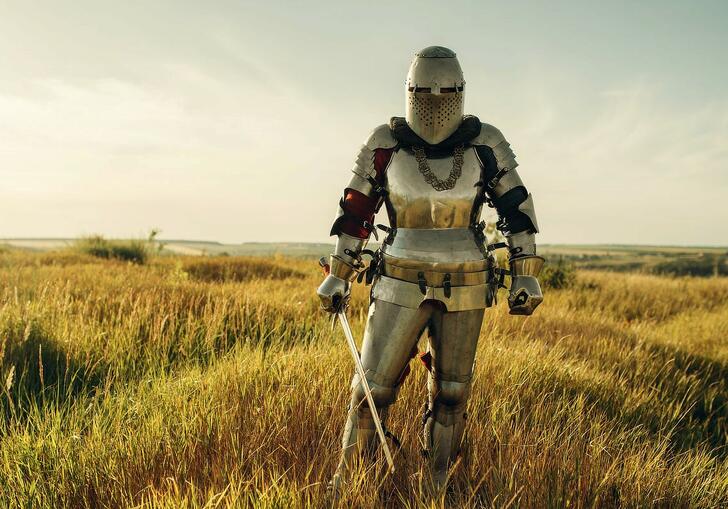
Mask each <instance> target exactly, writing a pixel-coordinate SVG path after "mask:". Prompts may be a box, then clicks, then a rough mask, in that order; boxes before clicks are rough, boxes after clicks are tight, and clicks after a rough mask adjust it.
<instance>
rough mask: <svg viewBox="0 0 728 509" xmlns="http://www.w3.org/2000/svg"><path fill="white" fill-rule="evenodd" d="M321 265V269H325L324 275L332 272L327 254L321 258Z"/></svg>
mask: <svg viewBox="0 0 728 509" xmlns="http://www.w3.org/2000/svg"><path fill="white" fill-rule="evenodd" d="M318 263H319V267H321V270H323V271H324V276H328V275H329V273H331V266H330V265H329V261H328V260H327V259H326V257H325V256H322V257H321V258H319V261H318Z"/></svg>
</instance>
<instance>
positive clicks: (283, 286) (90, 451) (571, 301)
mask: <svg viewBox="0 0 728 509" xmlns="http://www.w3.org/2000/svg"><path fill="white" fill-rule="evenodd" d="M319 280H320V275H319V273H318V270H317V268H316V267H315V266H314V263H312V262H311V261H310V260H301V259H298V260H294V259H287V258H282V257H279V258H275V259H273V260H271V261H265V260H262V259H256V258H235V257H223V258H200V257H173V256H169V257H160V258H155V259H152V260H151V261H150V262H149V263H147V264H145V265H134V264H128V263H122V262H118V261H112V260H100V259H96V258H91V257H88V256H83V255H79V254H74V253H71V252H66V253H27V252H16V251H6V252H3V253H0V414H1V415H0V506H1V507H33V508H36V507H120V506H122V507H123V506H131V507H147V506H149V507H238V506H242V507H247V506H249V507H325V506H326V503H325V498H324V497H325V484H326V482H327V481H328V479H329V477H330V475H331V474H332V472H333V469H334V467H335V464H336V460H337V456H338V448H339V437H340V431H341V426H342V424H343V421H344V417H345V412H346V404H347V401H348V382H349V376H350V372H351V365H350V361H349V359H348V357H347V352H346V349H345V345H344V342H343V337H342V336H341V333H340V331H339V330H338V329H337V330H334V331H333V332H332V331H331V328H330V321H329V319H328V318H327V317H326V316H324V315H323V314H322V313H321V312H320V311H319V310H318V305H317V302H316V299H315V294H314V290H315V288H316V286H317V284H318V282H319ZM501 296H503V294H501ZM502 300H503V299H502ZM366 302H367V289H366V288H362V287H357V288H356V289H355V293H354V299H353V303H352V309H351V318H352V325H353V327H354V330H355V333H356V334H358V335H360V334H361V331H362V328H363V322H364V318H365V315H366ZM727 332H728V278H667V277H660V276H654V275H644V274H626V273H607V272H593V271H592V272H590V271H582V272H579V274H578V278H577V282H576V284H575V286H573V287H571V288H568V289H562V290H549V289H547V290H546V301H545V303H544V304H543V305H542V306H541V308H539V309H538V311H537V313H536V315H534V316H532V317H529V318H523V317H512V316H509V315H508V314H507V309H506V307H505V305H504V302H501V303H500V304H499V305H498V306H497V307H496V308H494V309H491V310H489V311H488V312H487V313H486V320H485V322H484V325H483V329H482V333H481V341H480V346H479V353H478V357H477V365H476V377H475V380H474V388H473V392H472V396H471V401H470V406H469V410H468V443H467V446H466V449H465V452H464V455H463V457H462V458H461V461H460V462H459V463H458V465H457V466H456V468H455V470H454V473H453V479H452V490H451V492H450V493H449V494H448V495H447V497H446V498H445V499H443V500H434V501H432V500H428V499H427V498H426V497H425V496H423V495H422V494H421V493H420V489H419V480H420V478H421V475H422V472H423V463H422V461H423V460H422V459H421V458H420V453H419V450H420V444H419V437H418V435H419V428H420V414H421V409H422V403H423V401H424V396H425V388H424V380H425V376H424V375H425V373H424V370H423V369H419V368H415V369H413V374H412V375H411V376H410V378H408V379H407V381H406V383H405V386H404V388H403V390H402V392H401V395H400V399H399V401H398V403H397V404H396V406H395V408H394V410H393V411H392V413H391V417H390V419H391V420H390V423H389V424H390V428H391V429H392V430H393V431H394V432H395V434H397V435H398V436H399V437H400V438H401V439H402V441H403V447H402V449H401V450H400V451H399V452H398V453H397V455H396V459H395V461H396V462H397V465H398V470H397V472H396V473H395V474H394V475H393V476H389V475H385V472H384V468H383V462H382V459H381V458H380V459H379V460H378V461H377V463H376V464H374V465H371V464H365V463H362V465H361V466H360V469H359V472H358V473H357V476H356V479H355V482H354V483H353V484H352V486H351V489H350V491H348V492H347V493H346V496H345V500H343V504H342V506H344V507H346V506H359V507H402V506H404V507H420V506H428V505H431V506H434V507H440V506H448V507H450V506H451V507H470V506H477V507H489V506H495V507H567V506H568V507H593V506H597V507H617V506H621V507H649V506H658V507H706V508H707V507H716V508H717V507H725V506H726V504H727V503H728V406H727V405H728V340H727V339H726V333H727ZM422 348H424V345H423V346H422ZM413 368H414V366H413Z"/></svg>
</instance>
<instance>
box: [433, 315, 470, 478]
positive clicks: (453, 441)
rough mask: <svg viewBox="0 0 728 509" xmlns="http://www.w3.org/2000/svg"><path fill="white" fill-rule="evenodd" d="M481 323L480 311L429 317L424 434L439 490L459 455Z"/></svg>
mask: <svg viewBox="0 0 728 509" xmlns="http://www.w3.org/2000/svg"><path fill="white" fill-rule="evenodd" d="M482 321H483V310H482V309H479V310H473V311H459V312H446V311H442V310H440V311H438V312H435V313H434V314H433V316H432V318H431V323H430V353H431V354H432V357H433V363H432V368H433V369H432V372H431V373H430V377H429V380H428V389H429V405H428V410H427V414H426V421H425V430H424V433H425V447H426V448H427V450H428V456H429V458H430V461H431V469H432V470H431V472H432V482H433V484H434V487H435V488H436V489H438V490H440V489H442V488H444V486H445V485H446V483H447V474H448V467H449V466H450V464H451V463H452V462H453V461H455V459H456V458H457V455H458V453H459V452H460V445H461V443H462V440H463V432H464V430H465V407H466V405H467V401H468V396H469V395H470V384H471V378H472V376H473V363H474V361H475V351H476V347H477V345H478V336H479V335H480V326H481V324H482Z"/></svg>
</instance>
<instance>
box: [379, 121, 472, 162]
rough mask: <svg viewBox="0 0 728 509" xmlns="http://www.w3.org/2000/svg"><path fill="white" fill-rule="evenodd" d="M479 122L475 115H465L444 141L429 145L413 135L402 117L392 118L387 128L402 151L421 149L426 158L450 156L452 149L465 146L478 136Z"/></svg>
mask: <svg viewBox="0 0 728 509" xmlns="http://www.w3.org/2000/svg"><path fill="white" fill-rule="evenodd" d="M480 126H481V124H480V120H479V119H478V117H476V116H475V115H465V116H464V117H463V121H462V123H461V124H460V126H459V127H458V128H457V129H456V130H455V132H454V133H452V134H451V135H450V136H449V137H448V138H447V139H446V140H444V141H441V142H440V143H438V144H437V145H430V144H429V143H427V142H426V141H425V140H423V139H422V138H420V137H419V136H417V135H416V134H415V132H414V131H413V130H412V129H411V128H410V126H409V125H407V121H406V120H405V119H404V117H392V119H391V120H390V121H389V127H390V129H391V130H392V135H393V136H394V138H395V139H396V140H397V141H398V142H399V145H400V146H401V147H402V148H404V149H410V148H411V147H422V148H423V149H424V151H425V153H426V154H427V156H428V157H438V156H439V157H442V156H446V155H452V152H453V149H454V148H455V147H457V146H459V145H465V144H467V143H469V142H470V140H472V139H473V138H475V137H476V136H478V135H479V134H480Z"/></svg>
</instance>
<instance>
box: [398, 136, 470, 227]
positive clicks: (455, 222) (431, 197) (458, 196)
mask: <svg viewBox="0 0 728 509" xmlns="http://www.w3.org/2000/svg"><path fill="white" fill-rule="evenodd" d="M427 164H428V165H429V167H430V170H431V171H432V173H433V174H434V175H435V176H436V177H437V178H439V179H440V180H446V179H447V177H448V175H450V172H451V170H452V167H453V158H452V156H450V157H444V158H440V159H428V160H427ZM478 180H480V163H479V162H478V159H477V157H476V155H475V151H474V150H473V148H472V147H471V148H468V149H467V150H465V152H464V153H463V166H462V174H461V176H460V178H458V180H457V182H456V183H455V186H454V187H453V188H452V189H447V190H444V191H437V190H435V189H434V188H433V187H432V186H431V185H430V184H429V183H427V181H426V180H425V177H424V176H423V175H422V173H420V171H419V169H418V163H417V160H416V159H415V157H414V155H413V154H412V152H407V151H405V150H398V151H397V152H396V153H395V154H394V156H393V157H392V161H391V162H390V164H389V167H388V168H387V183H386V189H387V191H388V193H389V201H390V203H391V206H392V209H393V210H394V213H395V216H396V222H397V228H467V227H468V226H469V225H470V213H471V210H472V208H473V203H474V201H475V198H476V195H477V193H478V188H477V187H476V186H475V184H476V183H477V182H478Z"/></svg>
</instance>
